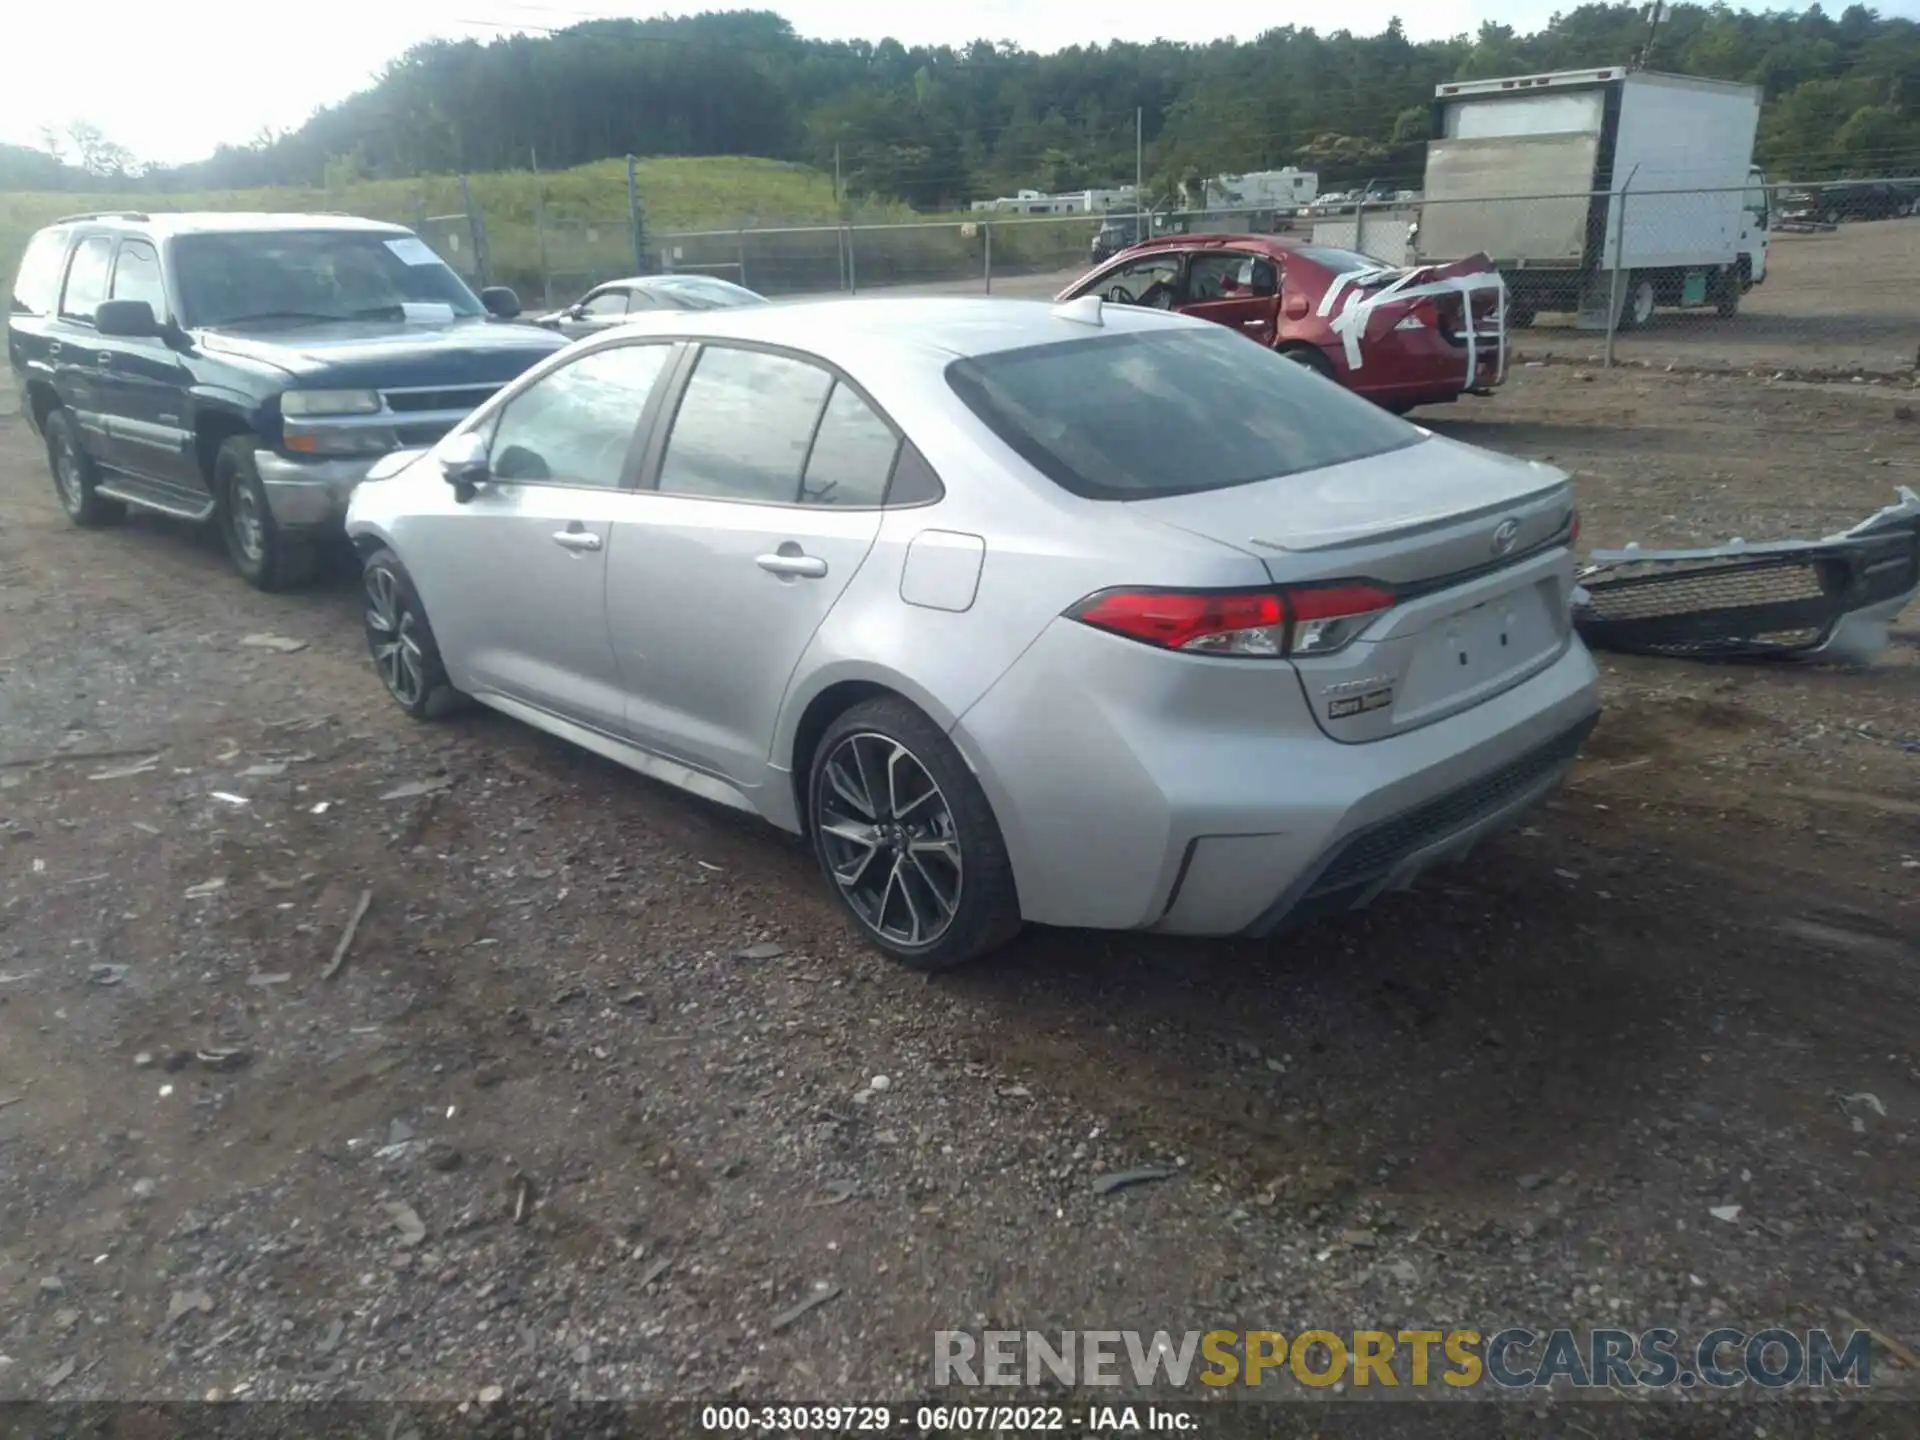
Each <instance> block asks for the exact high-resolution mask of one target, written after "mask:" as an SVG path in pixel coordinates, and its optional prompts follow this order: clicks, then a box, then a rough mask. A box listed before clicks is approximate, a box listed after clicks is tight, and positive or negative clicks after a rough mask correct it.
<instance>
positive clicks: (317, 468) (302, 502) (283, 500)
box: [255, 450, 385, 530]
mask: <svg viewBox="0 0 1920 1440" xmlns="http://www.w3.org/2000/svg"><path fill="white" fill-rule="evenodd" d="M383 458H385V457H383V456H380V455H353V456H342V457H339V458H335V459H315V460H294V459H291V458H289V457H288V456H285V455H280V454H276V453H273V452H271V451H264V450H263V451H261V452H260V454H259V455H258V456H257V457H256V459H255V464H256V465H257V466H258V467H259V470H260V488H261V489H263V490H265V491H266V492H267V507H268V508H269V509H270V510H272V511H273V519H274V523H275V524H276V525H279V526H281V527H283V528H284V529H289V530H312V529H325V528H335V527H338V526H341V525H343V524H345V523H346V519H347V503H348V502H349V501H350V500H351V499H352V498H353V491H354V487H355V486H357V485H358V484H359V483H360V482H361V481H362V480H365V479H366V478H367V472H368V471H369V470H371V469H372V468H373V467H374V466H375V465H376V464H378V463H379V462H380V461H381V460H382V459H383Z"/></svg>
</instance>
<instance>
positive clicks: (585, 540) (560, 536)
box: [553, 530, 600, 550]
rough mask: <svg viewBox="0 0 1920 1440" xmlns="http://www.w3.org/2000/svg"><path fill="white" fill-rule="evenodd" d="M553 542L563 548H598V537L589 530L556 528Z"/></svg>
mask: <svg viewBox="0 0 1920 1440" xmlns="http://www.w3.org/2000/svg"><path fill="white" fill-rule="evenodd" d="M553 543H554V544H556V545H558V546H559V547H560V548H561V549H563V550H598V549H599V548H600V537H599V536H598V535H596V534H595V533H594V532H593V531H591V530H556V531H554V532H553Z"/></svg>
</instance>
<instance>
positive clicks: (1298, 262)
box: [1057, 235, 1506, 411]
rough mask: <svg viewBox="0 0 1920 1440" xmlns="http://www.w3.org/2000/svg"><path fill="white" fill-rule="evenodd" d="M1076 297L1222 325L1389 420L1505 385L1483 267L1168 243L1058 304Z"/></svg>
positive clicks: (1328, 249)
mask: <svg viewBox="0 0 1920 1440" xmlns="http://www.w3.org/2000/svg"><path fill="white" fill-rule="evenodd" d="M1083 295H1098V296H1100V297H1101V298H1102V299H1103V300H1106V301H1108V302H1110V303H1112V304H1116V305H1139V306H1145V307H1147V308H1149V309H1155V310H1176V311H1179V312H1180V313H1181V314H1184V315H1193V316H1196V317H1197V318H1199V319H1202V320H1211V321H1213V322H1214V323H1215V324H1217V325H1225V326H1227V327H1228V328H1230V329H1233V330H1236V331H1238V332H1239V333H1240V334H1242V335H1245V336H1246V337H1247V338H1248V339H1250V340H1253V341H1256V342H1257V343H1259V344H1260V345H1263V346H1265V347H1266V348H1268V349H1270V350H1275V351H1277V352H1279V353H1280V354H1281V355H1283V356H1285V357H1286V358H1287V359H1289V360H1292V361H1295V362H1297V363H1298V364H1301V365H1304V366H1306V367H1307V368H1308V369H1310V370H1313V371H1316V372H1317V373H1319V374H1320V375H1322V376H1324V377H1326V378H1327V379H1329V380H1334V381H1337V382H1338V383H1339V384H1341V385H1344V386H1346V387H1347V388H1348V389H1349V390H1352V391H1354V392H1355V393H1356V394H1359V395H1364V396H1365V397H1366V398H1367V399H1369V400H1372V401H1375V402H1376V403H1378V404H1380V405H1383V406H1385V407H1386V408H1388V409H1390V410H1394V411H1406V410H1410V409H1412V408H1413V407H1414V406H1416V405H1433V404H1444V403H1447V402H1450V401H1452V400H1455V399H1457V398H1458V397H1459V396H1460V395H1462V394H1476V395H1479V394H1486V393H1488V392H1490V391H1491V390H1492V389H1493V388H1494V387H1495V386H1497V385H1499V384H1500V383H1501V382H1502V381H1503V380H1504V379H1505V377H1506V342H1505V335H1504V333H1503V330H1502V327H1501V324H1500V313H1501V299H1500V285H1499V278H1498V276H1497V275H1495V274H1494V272H1493V267H1492V265H1491V264H1489V263H1488V262H1487V261H1486V259H1485V257H1484V256H1480V257H1475V258H1473V259H1470V260H1465V261H1462V262H1460V263H1459V264H1457V265H1444V266H1442V265H1436V266H1428V267H1425V268H1423V269H1416V270H1404V269H1397V268H1395V267H1392V266H1389V265H1387V264H1385V263H1384V262H1382V261H1379V260H1376V259H1374V258H1373V257H1372V256H1370V255H1362V254H1360V253H1359V252H1358V251H1355V250H1342V249H1338V248H1336V247H1334V246H1329V245H1315V244H1311V243H1309V242H1306V241H1303V240H1298V239H1294V238H1290V237H1287V236H1281V235H1187V236H1169V237H1164V238H1162V239H1159V240H1153V241H1149V242H1148V243H1147V244H1145V245H1136V246H1134V247H1133V248H1132V249H1130V250H1127V251H1125V252H1123V253H1122V254H1120V255H1118V256H1116V257H1115V258H1114V259H1112V260H1111V261H1109V262H1108V263H1107V264H1105V265H1104V266H1101V267H1099V268H1097V269H1095V270H1094V271H1093V272H1091V273H1090V274H1088V275H1084V276H1082V277H1081V278H1080V279H1078V280H1076V281H1075V282H1074V283H1073V284H1072V285H1070V286H1068V287H1067V288H1066V289H1065V290H1063V291H1061V292H1060V295H1059V296H1058V297H1057V298H1059V299H1061V300H1070V299H1075V298H1077V297H1079V296H1083Z"/></svg>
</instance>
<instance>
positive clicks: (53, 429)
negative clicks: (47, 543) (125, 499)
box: [46, 408, 127, 527]
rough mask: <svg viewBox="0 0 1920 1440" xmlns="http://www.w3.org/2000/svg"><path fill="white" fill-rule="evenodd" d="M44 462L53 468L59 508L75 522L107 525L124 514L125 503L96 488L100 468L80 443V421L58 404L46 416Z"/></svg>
mask: <svg viewBox="0 0 1920 1440" xmlns="http://www.w3.org/2000/svg"><path fill="white" fill-rule="evenodd" d="M46 432H47V466H48V468H49V469H51V470H52V471H53V488H54V492H55V493H56V494H58V495H59V497H60V508H61V509H62V510H65V511H66V512H67V518H68V519H69V520H71V521H73V523H74V524H76V525H85V526H88V527H92V526H95V525H110V524H112V523H113V522H114V521H116V520H122V519H124V518H126V513H127V507H126V506H125V505H123V504H121V503H120V502H119V501H118V500H109V499H108V498H107V497H106V496H104V495H102V494H100V493H99V491H98V489H97V488H96V487H97V486H98V485H99V483H100V468H99V467H98V466H97V465H95V464H94V463H93V457H92V456H90V455H88V454H87V452H86V450H85V448H84V447H83V446H82V445H81V444H80V422H79V421H77V420H75V419H74V418H73V412H72V411H71V410H68V409H65V408H60V409H56V410H54V411H53V412H52V413H51V414H50V415H48V416H47V422H46Z"/></svg>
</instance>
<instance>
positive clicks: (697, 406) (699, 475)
mask: <svg viewBox="0 0 1920 1440" xmlns="http://www.w3.org/2000/svg"><path fill="white" fill-rule="evenodd" d="M832 386H833V377H832V376H831V375H829V374H827V372H826V371H824V370H822V369H820V368H819V367H818V366H817V365H809V364H807V363H806V362H805V361H802V360H795V359H793V358H791V357H789V356H786V355H769V354H767V353H765V352H764V351H759V350H735V349H731V348H728V347H726V346H719V345H710V346H708V347H707V348H706V349H704V350H702V351H701V352H700V360H699V364H698V365H697V366H696V367H695V368H694V372H693V378H692V379H691V380H689V381H688V382H687V388H686V393H685V394H684V395H682V396H681V399H680V410H679V413H678V414H677V415H676V416H675V417H674V422H673V433H672V435H671V436H670V437H669V438H668V440H667V452H666V456H665V458H664V459H663V460H662V462H661V466H660V489H661V491H662V492H664V493H666V494H672V495H702V496H707V497H710V498H712V499H715V500H759V501H764V502H769V503H773V504H780V505H792V504H795V503H797V502H798V501H799V499H800V479H801V474H802V472H803V469H804V467H805V466H806V463H807V451H808V448H809V447H810V446H811V445H812V443H813V432H814V427H815V425H816V424H818V422H819V421H820V418H821V407H822V406H823V405H824V404H825V402H826V399H827V391H828V390H829V389H831V388H832Z"/></svg>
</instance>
